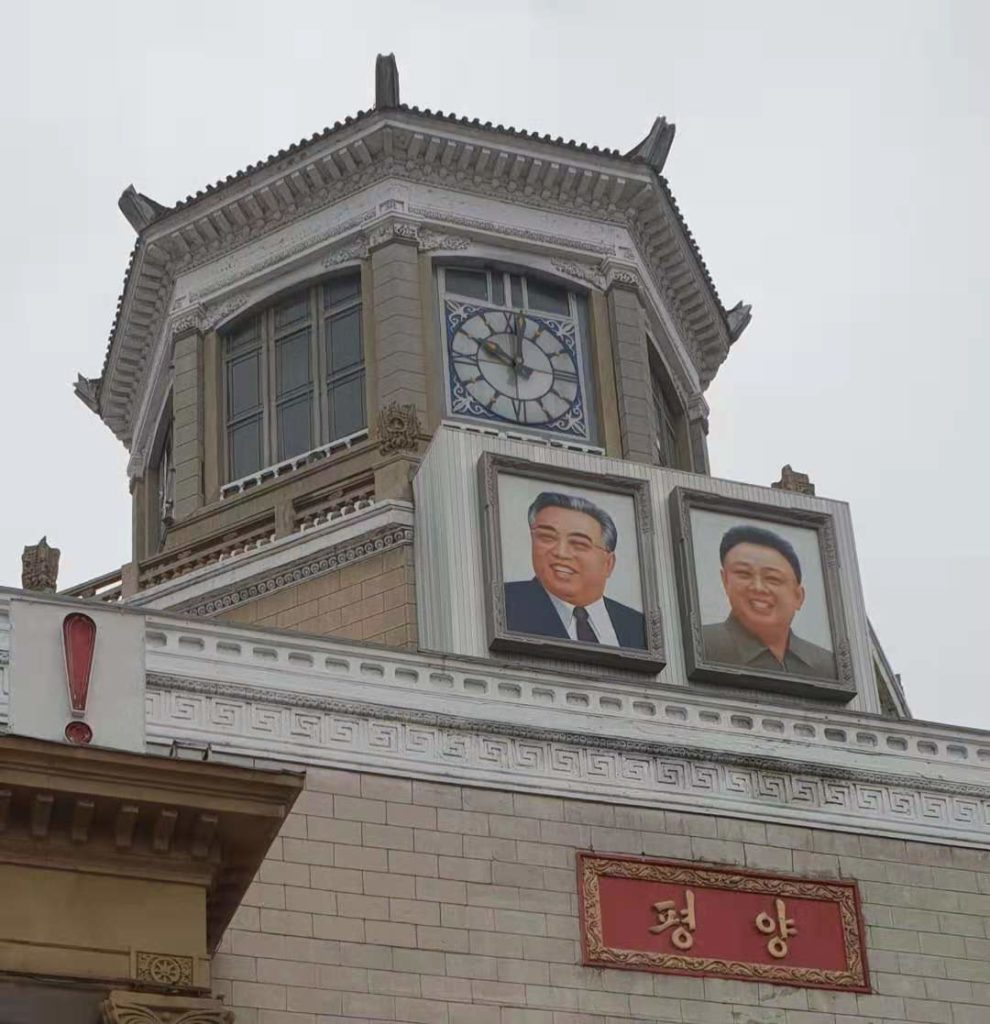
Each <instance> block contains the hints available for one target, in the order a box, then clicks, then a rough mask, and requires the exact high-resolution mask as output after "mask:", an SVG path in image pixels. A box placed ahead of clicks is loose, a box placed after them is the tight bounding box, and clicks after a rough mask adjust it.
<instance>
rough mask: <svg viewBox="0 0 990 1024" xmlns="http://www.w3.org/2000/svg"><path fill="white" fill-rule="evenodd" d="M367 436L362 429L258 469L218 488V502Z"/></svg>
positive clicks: (365, 429) (356, 442)
mask: <svg viewBox="0 0 990 1024" xmlns="http://www.w3.org/2000/svg"><path fill="white" fill-rule="evenodd" d="M368 436H369V435H368V428H367V427H364V428H362V429H361V430H358V431H355V432H354V433H353V434H348V436H347V437H341V438H339V439H338V440H336V441H331V442H330V443H329V444H324V445H320V447H319V448H313V449H311V450H310V451H308V452H303V453H302V454H301V455H295V456H293V457H292V458H291V459H285V460H284V461H282V462H278V463H275V464H274V465H272V466H266V467H265V468H264V469H259V470H258V472H257V473H250V474H248V476H244V477H241V478H240V479H239V480H231V482H230V483H229V484H224V486H223V487H221V488H220V500H221V501H222V500H223V499H224V498H232V497H233V496H234V495H236V494H244V492H245V491H250V490H253V489H254V488H255V487H260V486H261V485H262V484H264V483H267V482H268V481H269V480H274V479H276V478H277V477H283V476H285V475H286V474H287V473H294V472H295V471H296V470H297V469H302V468H303V467H304V466H309V465H311V464H312V463H314V462H320V461H322V460H323V459H326V458H329V457H330V456H331V455H339V454H340V453H341V452H343V451H346V450H347V449H348V448H353V447H354V446H355V445H356V444H360V443H361V442H362V441H367V440H368Z"/></svg>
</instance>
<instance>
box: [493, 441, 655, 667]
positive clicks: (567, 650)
mask: <svg viewBox="0 0 990 1024" xmlns="http://www.w3.org/2000/svg"><path fill="white" fill-rule="evenodd" d="M502 476H513V477H524V478H526V479H529V480H537V481H541V482H546V484H547V488H546V489H547V490H564V491H566V489H567V488H568V487H573V488H577V489H579V490H582V491H592V492H595V491H598V492H601V493H603V494H608V495H612V496H619V497H625V498H628V499H630V500H631V502H632V510H633V520H634V523H635V533H636V558H637V561H638V564H639V592H640V596H641V601H642V606H643V607H642V614H643V619H644V626H645V629H644V632H645V637H644V640H645V644H646V646H645V647H643V648H634V647H616V646H610V645H606V644H590V643H584V642H582V641H579V640H570V639H564V638H558V637H551V636H543V635H538V634H536V633H522V632H517V631H515V630H509V629H508V628H507V625H506V619H507V614H506V604H505V583H506V580H505V577H504V572H503V566H504V564H505V563H504V560H503V555H504V552H503V549H502V509H501V507H500V499H499V478H500V477H502ZM478 492H479V498H480V506H481V509H480V511H481V540H482V544H481V546H482V561H483V569H484V592H485V618H486V626H487V632H488V646H489V649H490V650H493V651H512V652H515V653H517V654H528V655H535V656H536V657H544V658H561V659H566V660H567V661H574V662H591V663H594V664H599V665H611V666H614V667H620V668H628V669H632V670H634V671H637V672H646V673H650V674H655V673H658V672H660V671H661V670H662V669H663V667H664V665H665V664H666V652H665V648H664V636H663V617H662V614H661V611H660V600H659V592H658V587H657V575H656V574H657V558H656V554H655V546H654V538H655V537H656V527H655V523H654V518H653V510H652V502H651V497H650V495H651V491H650V483H649V481H648V480H638V479H634V478H632V477H624V476H617V475H614V474H598V473H587V472H584V471H583V470H576V469H569V468H566V467H563V466H553V465H546V464H544V463H540V462H531V461H529V460H528V459H521V458H516V457H514V456H509V455H499V454H496V453H494V452H483V453H482V454H481V457H480V458H479V459H478ZM620 543H621V541H620Z"/></svg>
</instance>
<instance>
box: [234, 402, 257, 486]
mask: <svg viewBox="0 0 990 1024" xmlns="http://www.w3.org/2000/svg"><path fill="white" fill-rule="evenodd" d="M229 433H230V476H231V479H232V480H238V479H240V478H241V477H242V476H247V475H248V474H249V473H256V472H257V471H258V470H259V469H261V416H260V415H258V416H256V417H255V418H254V419H251V420H248V421H247V422H246V423H239V424H238V425H237V426H236V427H233V428H232V429H231V430H230V432H229Z"/></svg>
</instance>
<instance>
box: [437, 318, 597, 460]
mask: <svg viewBox="0 0 990 1024" xmlns="http://www.w3.org/2000/svg"><path fill="white" fill-rule="evenodd" d="M445 312H446V321H447V324H446V326H447V332H446V333H447V362H448V377H449V386H450V407H451V412H452V413H453V414H454V415H459V416H470V417H472V418H476V419H484V420H489V421H494V423H493V425H496V424H498V423H506V424H512V425H515V426H520V427H526V428H528V429H535V430H539V431H542V432H547V433H553V434H560V435H565V436H567V437H571V438H574V439H578V440H587V438H588V420H587V412H586V409H585V399H584V393H583V391H584V389H583V387H582V379H581V365H580V359H579V354H578V342H577V332H576V329H575V324H574V322H573V321H572V320H570V319H567V318H563V317H551V316H542V315H540V314H536V313H530V312H521V311H518V310H512V309H491V308H487V307H483V306H477V305H472V304H468V303H462V302H455V301H453V300H450V299H448V300H447V302H446V309H445Z"/></svg>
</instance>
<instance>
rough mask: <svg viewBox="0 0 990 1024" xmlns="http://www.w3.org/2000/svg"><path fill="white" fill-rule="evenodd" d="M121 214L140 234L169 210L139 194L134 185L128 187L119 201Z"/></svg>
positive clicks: (141, 193)
mask: <svg viewBox="0 0 990 1024" xmlns="http://www.w3.org/2000/svg"><path fill="white" fill-rule="evenodd" d="M117 206H118V207H120V212H121V213H122V214H123V215H124V216H125V217H126V218H127V223H128V224H130V226H131V227H132V228H134V230H135V231H137V232H138V234H140V233H141V232H142V231H143V230H144V229H145V228H146V227H147V226H148V225H149V224H151V223H152V222H153V221H155V220H157V219H158V218H159V217H160V216H161V215H162V214H163V213H168V210H169V208H168V207H167V206H162V204H161V203H156V202H155V200H154V199H151V198H150V197H148V196H146V195H145V194H144V193H143V192H138V191H137V189H135V188H134V186H133V185H128V186H127V188H125V189H124V191H123V192H121V193H120V198H119V199H118V200H117Z"/></svg>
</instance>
